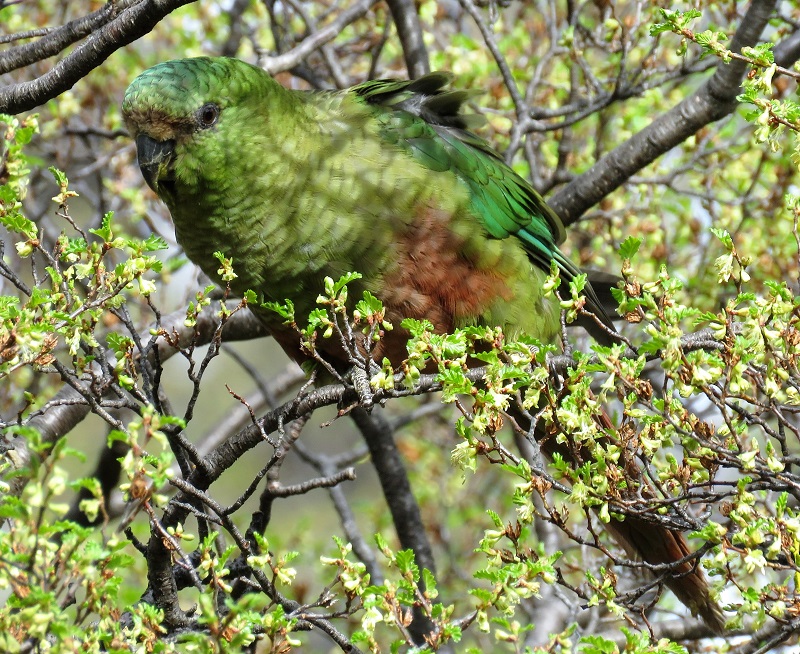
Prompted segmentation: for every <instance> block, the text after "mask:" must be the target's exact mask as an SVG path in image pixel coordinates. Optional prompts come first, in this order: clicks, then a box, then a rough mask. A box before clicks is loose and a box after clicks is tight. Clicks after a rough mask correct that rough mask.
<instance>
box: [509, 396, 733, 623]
mask: <svg viewBox="0 0 800 654" xmlns="http://www.w3.org/2000/svg"><path fill="white" fill-rule="evenodd" d="M510 412H511V413H512V415H513V417H514V419H515V420H516V421H517V423H518V424H519V425H520V427H521V428H522V429H525V425H526V424H527V423H528V421H527V419H526V418H524V417H523V415H522V413H521V412H519V411H517V410H515V409H512V410H510ZM596 419H597V421H598V423H600V426H601V427H602V428H603V429H613V424H612V422H611V419H610V418H609V417H608V415H607V414H606V413H605V412H602V413H600V414H598V416H597V418H596ZM534 436H535V437H536V440H537V442H538V443H539V446H540V449H541V451H542V452H543V453H544V454H545V455H546V456H547V457H548V458H550V459H552V457H553V455H554V454H556V453H558V454H559V455H561V457H562V458H563V459H564V460H565V461H570V462H572V464H573V465H581V464H582V463H584V462H586V461H591V460H592V459H593V456H592V453H591V451H590V450H589V448H588V447H586V446H585V445H576V444H574V443H573V444H572V445H570V444H569V443H558V442H557V441H556V437H555V434H548V433H546V432H545V428H544V425H543V423H542V422H540V423H539V424H538V425H537V427H536V429H535V431H534ZM626 467H627V468H628V469H629V470H630V466H626ZM632 472H633V474H638V472H637V471H632ZM646 489H647V487H646V486H645V487H644V490H646ZM605 528H606V529H607V530H608V532H609V533H610V534H611V535H612V536H613V538H614V540H616V541H617V542H618V543H619V545H620V546H621V547H622V548H623V549H624V550H625V552H626V554H627V555H628V556H629V557H630V558H631V559H634V560H637V559H638V560H643V561H645V562H647V563H649V564H651V565H668V566H670V570H669V572H668V573H667V574H666V575H665V578H664V583H665V584H666V585H667V587H668V588H669V589H670V590H671V591H672V592H673V593H675V595H676V597H677V598H678V599H679V600H680V601H681V602H682V603H683V604H684V605H685V606H686V607H687V608H688V609H689V610H690V611H691V612H692V614H693V615H695V616H699V617H700V618H701V619H702V620H703V621H704V622H705V623H706V624H707V625H708V626H709V627H710V628H711V630H712V631H713V632H714V633H715V634H722V633H723V632H724V630H725V615H724V614H723V612H722V609H721V608H720V606H719V605H718V604H717V603H716V602H715V601H714V600H713V599H712V598H711V594H710V589H709V586H708V582H707V580H706V577H705V575H704V574H703V571H702V570H701V569H700V565H699V559H698V558H693V557H692V556H691V554H692V551H691V550H690V549H689V544H688V543H687V541H686V538H685V537H684V535H683V534H682V533H681V532H680V531H675V530H672V529H668V528H666V527H664V526H662V525H660V524H657V523H655V522H652V521H649V520H646V519H643V518H640V517H637V516H632V515H628V516H626V517H625V519H624V520H618V519H616V518H613V517H612V518H611V520H610V521H609V522H608V523H607V524H606V525H605Z"/></svg>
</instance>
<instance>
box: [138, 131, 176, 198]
mask: <svg viewBox="0 0 800 654" xmlns="http://www.w3.org/2000/svg"><path fill="white" fill-rule="evenodd" d="M136 153H137V158H138V160H139V168H140V169H141V170H142V176H143V177H144V181H146V182H147V185H148V186H149V187H150V188H151V189H153V190H154V191H155V192H156V193H158V192H159V185H162V184H163V183H164V182H169V181H173V170H172V166H171V164H172V160H173V158H174V155H175V141H174V140H173V139H169V140H167V141H156V140H155V139H154V138H152V137H151V136H148V135H147V134H139V136H137V137H136Z"/></svg>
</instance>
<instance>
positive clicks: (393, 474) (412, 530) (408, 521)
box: [350, 408, 436, 644]
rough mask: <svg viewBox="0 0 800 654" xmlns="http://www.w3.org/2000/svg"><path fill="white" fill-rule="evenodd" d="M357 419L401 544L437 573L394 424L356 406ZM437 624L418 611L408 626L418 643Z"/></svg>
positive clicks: (421, 564) (419, 563)
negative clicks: (395, 440)
mask: <svg viewBox="0 0 800 654" xmlns="http://www.w3.org/2000/svg"><path fill="white" fill-rule="evenodd" d="M350 415H351V416H352V418H353V421H354V422H355V423H356V425H357V426H358V428H359V430H360V431H361V435H362V436H363V437H364V440H365V441H366V443H367V447H368V448H369V453H370V455H371V457H372V465H373V466H375V470H376V472H377V473H378V479H379V480H380V483H381V488H382V489H383V496H384V497H385V498H386V504H388V506H389V511H390V512H391V514H392V521H393V522H394V526H395V529H397V537H398V538H399V539H400V546H401V547H403V548H404V549H410V550H413V552H414V557H415V560H416V562H417V565H418V566H419V567H420V568H427V569H428V570H430V571H431V572H432V573H433V574H436V563H435V561H434V559H433V550H432V548H431V544H430V541H429V540H428V536H427V534H426V533H425V525H424V524H423V522H422V514H421V513H420V510H419V504H417V500H416V498H415V497H414V491H413V490H412V489H411V482H410V481H409V479H408V474H407V473H406V467H405V464H404V463H403V458H402V457H401V456H400V452H399V451H398V449H397V443H395V442H394V434H393V432H392V428H391V426H390V425H389V423H388V422H387V421H386V419H385V418H384V417H383V416H382V415H381V414H380V413H379V412H377V411H375V412H373V413H367V412H366V411H365V410H364V409H361V408H358V409H354V410H353V411H352V412H351V414H350ZM419 586H420V590H421V591H422V592H423V593H424V592H425V586H424V583H423V582H422V580H421V579H420V583H419ZM433 628H434V626H433V623H432V622H431V621H430V619H429V618H428V617H427V616H426V615H425V614H424V613H422V612H421V611H418V610H415V611H414V618H413V620H412V621H411V624H410V625H409V627H408V630H409V632H410V633H411V635H412V636H413V638H414V642H415V643H417V644H423V643H424V642H425V636H426V635H428V634H430V633H431V631H432V630H433Z"/></svg>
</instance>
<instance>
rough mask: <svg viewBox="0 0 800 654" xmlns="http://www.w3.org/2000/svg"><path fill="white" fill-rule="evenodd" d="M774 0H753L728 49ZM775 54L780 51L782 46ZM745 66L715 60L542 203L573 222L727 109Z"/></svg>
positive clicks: (735, 47) (749, 34)
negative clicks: (692, 84)
mask: <svg viewBox="0 0 800 654" xmlns="http://www.w3.org/2000/svg"><path fill="white" fill-rule="evenodd" d="M776 4H777V0H754V2H753V3H752V4H751V5H750V8H749V9H748V10H747V13H746V15H745V17H744V18H743V19H742V22H741V25H740V26H739V29H738V30H737V31H736V34H735V35H734V37H733V39H732V40H731V44H730V50H731V51H733V52H741V50H742V48H743V47H744V46H752V45H755V44H756V43H757V42H758V40H759V39H760V38H761V33H762V32H763V30H764V28H765V27H766V25H767V22H768V21H769V18H770V16H771V15H772V13H773V11H774V10H775V5H776ZM788 52H789V53H791V55H794V56H795V58H796V52H797V46H796V45H793V47H791V48H788ZM779 54H780V55H781V56H783V51H780V52H779ZM776 59H777V57H776ZM792 61H794V60H792ZM792 61H783V62H781V65H783V66H786V65H787V64H789V65H790V64H791V63H792ZM746 70H747V64H746V63H745V62H743V61H738V60H733V61H731V62H730V63H728V64H726V63H722V62H720V64H719V65H718V66H717V69H716V71H715V72H714V74H713V75H712V76H711V77H710V78H709V79H708V80H707V81H706V82H705V83H704V84H703V85H702V86H701V87H700V88H699V89H698V90H697V91H695V92H694V93H693V94H692V95H690V96H689V97H688V98H686V99H684V100H683V101H682V102H680V104H678V105H676V106H675V107H673V108H672V109H671V110H670V111H668V112H667V113H666V114H663V115H662V116H659V117H658V118H656V119H655V120H654V121H653V122H652V123H650V124H649V125H648V126H647V127H645V128H644V129H643V130H642V131H640V132H638V133H637V134H635V135H634V136H632V137H631V138H630V139H628V140H627V141H626V142H625V143H623V144H622V145H620V146H618V147H616V148H615V149H614V150H612V151H611V152H609V153H608V154H607V155H606V156H604V157H603V158H602V159H600V161H598V162H597V163H596V164H595V165H594V166H592V168H590V169H589V170H588V171H587V172H585V173H584V174H583V175H580V176H579V177H576V178H575V179H574V180H573V181H572V182H570V183H569V184H567V185H566V186H564V187H563V188H561V189H560V190H559V191H558V192H557V193H555V194H554V195H553V196H551V197H550V198H548V200H547V203H548V204H549V205H550V206H551V207H552V208H553V210H554V211H555V212H556V213H557V214H558V215H559V216H560V217H561V219H562V220H563V221H564V224H565V225H571V224H572V223H574V222H576V221H578V220H579V219H580V217H581V215H583V213H584V212H586V211H587V210H588V209H589V208H590V207H593V206H594V205H596V204H597V203H598V202H600V200H602V199H603V198H604V197H606V196H607V195H608V194H609V193H611V192H612V191H614V190H616V189H617V188H619V187H620V186H621V185H622V184H624V183H625V181H626V180H628V178H630V177H631V175H633V174H634V173H636V172H638V171H639V170H641V169H642V168H644V167H645V166H647V165H648V164H650V163H652V162H653V161H655V160H656V159H657V158H658V157H660V156H661V155H662V154H664V153H665V152H668V151H669V150H671V149H672V148H674V147H675V146H676V145H678V144H680V143H682V142H683V141H685V140H686V139H687V138H689V137H690V136H691V135H692V134H694V133H696V132H697V131H698V130H699V129H700V128H702V127H704V126H705V125H708V124H709V123H713V122H715V121H717V120H719V119H720V118H723V117H725V116H727V115H728V114H730V113H731V112H732V111H733V110H734V109H735V108H736V106H737V103H736V96H737V95H738V94H739V90H740V85H741V82H742V78H743V77H744V74H745V72H746Z"/></svg>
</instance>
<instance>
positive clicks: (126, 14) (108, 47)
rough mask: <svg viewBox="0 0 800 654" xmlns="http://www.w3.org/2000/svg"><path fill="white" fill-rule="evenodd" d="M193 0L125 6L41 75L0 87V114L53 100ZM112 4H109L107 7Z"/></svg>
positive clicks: (160, 0) (157, 0)
mask: <svg viewBox="0 0 800 654" xmlns="http://www.w3.org/2000/svg"><path fill="white" fill-rule="evenodd" d="M194 1H195V0H142V1H141V2H138V3H136V4H135V5H133V6H131V7H128V8H126V9H125V10H123V11H122V13H120V14H119V15H118V16H116V17H115V18H114V19H113V20H111V21H109V22H108V23H107V24H106V25H104V26H103V27H102V28H100V29H99V30H97V31H96V32H94V33H93V34H92V36H91V38H90V39H89V40H88V41H87V42H86V43H83V44H81V45H80V46H79V47H78V48H77V49H76V50H75V51H74V52H72V53H70V54H69V55H67V56H66V57H65V58H64V59H62V60H61V61H59V62H58V63H57V64H56V65H55V66H53V68H52V69H50V70H49V71H48V72H46V73H45V74H44V75H42V76H41V77H38V78H36V79H34V80H31V81H29V82H20V83H19V84H13V85H10V86H6V87H4V88H2V89H0V113H7V114H18V113H20V112H23V111H29V110H31V109H33V108H34V107H38V106H39V105H41V104H44V103H45V102H47V101H48V100H52V99H53V98H55V97H56V96H57V95H59V94H61V93H63V92H64V91H67V90H69V89H70V88H72V86H73V85H74V84H75V83H76V82H78V81H79V80H81V79H82V78H83V77H86V75H88V74H89V73H90V72H91V71H92V70H93V69H95V68H97V67H98V66H99V65H100V64H102V63H103V62H104V61H105V60H106V59H107V58H108V57H109V56H110V55H111V54H112V53H114V52H116V51H117V50H119V49H120V48H121V47H123V46H125V45H127V44H128V43H132V42H133V41H135V40H136V39H138V38H140V37H142V36H144V35H145V34H147V33H148V32H150V31H151V30H152V29H153V28H154V27H155V26H156V25H157V24H158V22H159V21H160V20H161V19H162V18H164V17H165V16H166V15H168V14H169V13H171V12H173V11H174V10H175V9H177V8H178V7H182V6H183V5H187V4H190V3H192V2H194ZM112 5H113V3H108V5H107V6H112ZM44 38H47V37H44ZM70 38H72V36H70ZM78 38H80V37H78ZM74 40H77V39H73V42H74ZM30 45H32V46H33V45H36V44H30ZM53 54H55V53H53ZM48 56H49V55H48ZM21 60H22V61H25V60H26V59H25V58H24V57H23V58H21Z"/></svg>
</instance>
